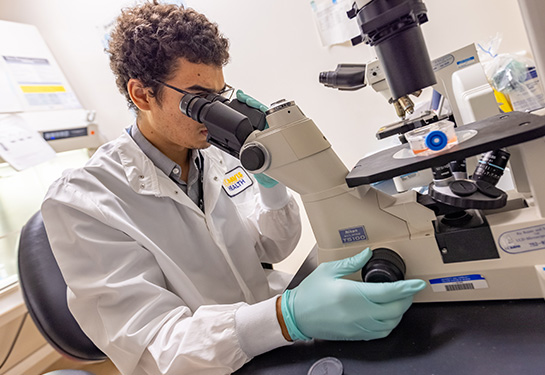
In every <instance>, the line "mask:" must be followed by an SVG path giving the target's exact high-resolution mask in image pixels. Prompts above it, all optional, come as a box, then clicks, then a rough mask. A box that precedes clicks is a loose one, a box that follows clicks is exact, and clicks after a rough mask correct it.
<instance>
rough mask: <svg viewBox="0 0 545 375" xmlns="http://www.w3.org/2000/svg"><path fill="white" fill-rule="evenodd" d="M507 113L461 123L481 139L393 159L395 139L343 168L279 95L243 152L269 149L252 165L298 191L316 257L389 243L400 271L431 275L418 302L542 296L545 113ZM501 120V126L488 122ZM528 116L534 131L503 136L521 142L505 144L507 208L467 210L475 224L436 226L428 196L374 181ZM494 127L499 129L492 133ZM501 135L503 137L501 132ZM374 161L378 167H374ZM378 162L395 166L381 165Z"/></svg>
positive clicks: (456, 152) (458, 150)
mask: <svg viewBox="0 0 545 375" xmlns="http://www.w3.org/2000/svg"><path fill="white" fill-rule="evenodd" d="M504 116H507V115H504ZM507 117H508V118H507V119H503V120H500V119H488V120H487V121H484V122H483V121H481V122H477V123H475V124H469V125H467V126H468V127H469V128H471V129H476V131H477V132H478V133H481V134H483V137H484V138H483V140H481V141H482V142H484V144H479V142H481V141H480V140H479V139H478V138H479V137H478V136H475V138H476V139H473V140H470V141H468V144H469V145H468V146H467V147H466V146H464V147H465V148H464V147H455V148H453V149H449V150H448V151H446V152H445V153H440V154H439V155H437V156H429V157H423V158H418V157H416V158H415V160H416V163H413V162H412V161H407V160H404V161H402V162H401V163H402V166H401V167H398V166H394V167H389V166H388V164H389V162H388V161H384V160H390V159H393V157H392V155H394V154H395V153H396V152H397V153H399V150H400V149H402V148H404V147H408V146H406V145H401V146H399V147H396V148H394V149H395V150H385V155H378V156H375V155H373V156H370V157H368V158H366V159H362V161H360V163H359V164H358V166H356V168H354V169H353V170H352V171H351V172H349V171H348V169H347V168H346V167H345V165H344V164H343V163H342V161H341V160H340V159H339V157H338V156H337V155H336V153H335V152H334V151H333V149H332V148H331V145H330V144H329V142H328V141H327V140H326V139H325V137H324V136H323V134H322V133H321V132H320V130H319V129H318V127H317V126H316V125H315V124H314V122H313V121H312V120H311V119H309V118H307V117H306V116H304V114H303V113H302V111H301V110H300V109H299V108H298V107H297V106H296V105H295V104H294V103H293V102H282V103H280V104H278V105H277V106H276V107H273V108H272V109H271V110H270V111H269V114H268V115H267V122H268V123H269V128H268V129H265V130H264V131H255V132H253V133H252V134H251V135H250V136H249V137H248V138H247V140H246V142H245V143H244V146H243V147H242V150H241V155H243V154H244V152H245V149H247V148H249V147H261V148H262V149H265V150H267V153H268V157H267V158H266V159H267V160H266V161H265V162H264V163H263V165H262V167H261V169H260V170H254V171H252V172H256V173H257V172H265V173H266V174H267V175H269V176H270V177H272V178H274V179H276V180H278V181H280V182H282V183H283V184H285V185H286V186H288V187H289V188H291V189H293V190H294V191H296V192H297V193H299V194H300V195H301V199H302V201H303V204H304V208H305V210H306V212H307V215H308V218H309V221H310V224H311V226H312V230H313V232H314V234H315V238H316V241H317V246H318V260H319V262H327V261H333V260H338V259H342V258H346V257H349V256H353V255H355V254H357V253H359V252H360V251H362V250H363V249H365V248H367V247H370V248H371V249H372V250H377V249H381V250H383V249H387V250H389V251H390V252H393V253H394V254H395V255H396V256H398V257H399V258H401V259H402V262H403V263H404V266H405V268H406V269H405V270H404V278H406V279H410V278H420V279H423V280H425V281H426V282H427V283H428V287H427V288H426V289H425V290H424V291H422V292H421V293H419V294H418V295H417V296H416V297H415V301H420V302H438V301H468V300H495V299H519V298H544V296H545V218H544V213H545V174H543V173H542V171H541V169H540V168H541V166H540V164H541V160H543V156H545V155H544V154H545V151H544V150H545V138H543V136H542V135H540V134H543V135H545V117H542V116H537V115H530V114H513V115H511V116H507ZM501 121H504V123H503V125H501V127H498V125H494V124H496V123H498V122H500V123H501ZM528 121H530V122H532V125H531V127H532V130H531V132H530V133H531V134H529V135H528V134H525V135H523V136H520V135H518V134H517V135H516V136H513V134H508V135H507V136H506V140H505V141H503V143H510V142H515V143H517V142H519V141H520V140H523V141H524V142H522V143H518V144H511V145H510V146H508V149H509V151H510V152H511V154H512V155H514V156H515V158H514V159H515V160H516V165H514V166H513V168H514V171H513V174H514V176H515V182H516V184H517V189H516V190H513V191H510V192H508V194H507V195H508V199H507V201H506V204H505V205H504V206H503V207H500V208H497V209H489V210H481V209H471V210H468V211H469V212H470V214H471V215H473V216H474V217H475V220H477V221H479V223H478V225H473V224H470V225H468V226H452V227H450V228H447V230H446V231H441V230H440V228H439V226H440V225H441V223H440V220H441V219H442V216H443V215H439V214H438V213H437V212H436V211H434V208H433V207H432V206H430V205H426V204H424V203H423V200H422V197H421V196H419V194H418V193H417V192H415V191H412V190H411V191H407V192H405V193H400V194H394V195H390V194H387V193H385V192H382V191H380V190H377V189H375V188H373V187H372V186H371V184H372V182H376V181H378V180H380V178H382V177H383V176H384V173H386V174H388V175H391V176H394V175H395V174H396V173H398V171H399V170H400V169H399V168H401V169H403V168H405V170H409V169H410V170H417V169H419V168H421V167H424V168H425V167H429V166H431V165H433V164H437V165H442V164H444V163H445V161H446V160H449V159H450V158H451V157H452V159H453V160H454V159H456V158H459V157H460V155H463V156H469V155H470V154H473V155H475V154H477V153H479V152H482V150H484V149H487V148H488V147H490V142H492V141H491V140H490V139H491V138H493V137H492V135H496V133H497V132H498V131H501V129H504V128H505V129H511V128H513V127H514V126H518V125H520V124H519V123H525V122H528ZM491 126H496V128H497V129H494V130H492V131H491V130H490V127H491ZM464 128H465V127H464ZM486 129H488V130H486ZM487 134H488V135H487ZM497 136H498V137H499V138H501V134H497ZM487 137H488V138H487ZM489 138H490V139H489ZM526 139H529V140H528V141H525V140H526ZM462 145H463V144H462ZM396 150H397V151H396ZM394 151H396V152H394ZM241 160H243V158H241ZM370 164H374V165H377V167H376V168H374V170H373V168H369V165H370ZM243 165H244V164H243ZM413 165H414V166H413ZM381 166H383V167H384V168H385V169H388V168H390V169H391V170H387V171H385V172H384V171H383V170H382V169H384V168H382V167H381ZM359 167H360V168H359ZM361 169H363V170H364V172H363V175H364V176H363V177H361V176H360V174H361V173H360V172H361ZM367 171H368V172H369V173H367ZM362 180H363V181H367V182H366V183H361V181H362ZM375 180H376V181H375ZM443 226H444V225H443ZM443 229H444V228H443ZM350 278H352V279H355V280H362V279H365V275H362V273H356V274H353V275H351V276H350Z"/></svg>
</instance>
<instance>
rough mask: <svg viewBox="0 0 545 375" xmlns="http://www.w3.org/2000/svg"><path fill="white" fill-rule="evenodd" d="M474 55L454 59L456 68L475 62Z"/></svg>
mask: <svg viewBox="0 0 545 375" xmlns="http://www.w3.org/2000/svg"><path fill="white" fill-rule="evenodd" d="M475 62H476V61H475V56H471V57H468V58H467V59H464V60H460V61H456V65H458V69H461V68H465V67H466V66H469V65H473V64H475Z"/></svg>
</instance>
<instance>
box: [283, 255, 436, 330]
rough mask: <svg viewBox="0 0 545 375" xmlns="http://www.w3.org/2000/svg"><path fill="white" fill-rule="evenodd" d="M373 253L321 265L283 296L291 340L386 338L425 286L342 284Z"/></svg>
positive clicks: (413, 282) (408, 282)
mask: <svg viewBox="0 0 545 375" xmlns="http://www.w3.org/2000/svg"><path fill="white" fill-rule="evenodd" d="M371 255H372V252H371V250H369V249H366V250H364V251H362V252H361V253H359V254H357V255H355V256H353V257H351V258H347V259H342V260H338V261H333V262H328V263H322V264H320V265H319V266H318V268H316V270H314V272H312V273H311V274H310V275H309V276H308V277H307V278H306V279H305V280H303V281H302V282H301V284H300V285H299V286H297V287H296V288H295V289H291V290H286V291H285V292H284V294H283V295H282V300H281V310H282V317H283V319H284V321H285V324H286V327H287V330H288V333H289V335H290V337H291V338H292V339H293V340H310V339H311V338H317V339H324V340H373V339H378V338H383V337H386V336H388V334H389V333H390V332H391V331H392V330H393V329H394V328H395V327H396V326H397V325H398V324H399V322H400V321H401V318H402V316H403V314H404V313H405V311H407V309H408V308H409V307H410V306H411V304H412V301H413V296H414V294H416V293H418V292H419V291H421V290H422V289H424V288H425V287H426V283H425V282H424V281H423V280H417V279H415V280H403V281H396V282H391V283H365V282H359V281H353V280H347V279H343V278H342V277H343V276H346V275H349V274H351V273H354V272H357V271H359V270H361V269H362V268H363V266H364V265H365V264H366V263H367V262H368V261H369V259H370V258H371Z"/></svg>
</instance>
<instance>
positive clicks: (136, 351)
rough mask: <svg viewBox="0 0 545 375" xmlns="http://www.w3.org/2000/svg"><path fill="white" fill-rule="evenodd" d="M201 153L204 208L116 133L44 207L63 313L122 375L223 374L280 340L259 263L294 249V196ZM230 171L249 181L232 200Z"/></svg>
mask: <svg viewBox="0 0 545 375" xmlns="http://www.w3.org/2000/svg"><path fill="white" fill-rule="evenodd" d="M202 153H203V155H204V158H205V169H204V176H205V178H204V182H203V185H204V197H205V200H204V204H205V212H206V214H203V212H202V211H201V210H200V209H199V208H198V207H197V206H196V205H195V204H194V203H193V201H191V200H190V199H189V197H188V196H187V195H186V194H184V193H183V191H182V190H180V188H179V187H178V186H177V185H176V184H175V183H174V182H173V181H172V180H170V179H169V178H168V177H167V176H166V175H165V174H164V173H163V172H161V171H160V170H159V169H157V168H156V167H155V166H154V165H153V163H152V162H151V160H150V159H148V158H147V157H146V156H145V154H144V153H143V152H142V151H141V150H140V148H139V147H138V146H137V145H136V143H135V142H134V141H133V139H132V138H131V137H130V136H129V135H128V134H126V133H125V132H124V134H123V135H122V136H121V137H119V138H118V139H117V140H115V141H112V142H110V143H108V144H106V145H104V146H103V147H101V148H100V149H99V150H98V151H97V152H96V153H95V155H94V156H93V157H92V158H91V159H90V161H89V162H88V163H87V164H86V166H85V167H83V168H80V169H75V170H72V171H68V172H65V173H64V174H63V176H62V177H61V178H60V179H59V180H58V181H56V182H55V183H54V184H53V185H52V186H51V188H50V189H49V191H48V193H47V196H46V198H45V200H44V203H43V205H42V214H43V217H44V222H45V225H46V229H47V233H48V236H49V239H50V242H51V246H52V249H53V252H54V254H55V257H56V259H57V261H58V263H59V266H60V269H61V271H62V273H63V276H64V278H65V280H66V283H67V285H68V302H69V306H70V309H71V311H72V313H73V315H74V317H75V318H76V320H77V321H78V323H79V324H80V325H81V327H82V329H83V331H84V332H86V334H87V335H88V336H89V337H90V338H91V339H92V340H93V342H94V343H95V344H96V345H97V346H98V347H99V348H100V349H101V350H102V351H103V352H104V353H105V354H106V355H107V356H108V357H109V358H110V359H111V360H112V361H113V362H114V364H115V365H116V366H117V367H118V369H119V370H120V371H121V372H122V373H123V374H127V375H128V374H131V375H133V374H177V375H181V374H229V373H231V372H233V371H235V370H236V369H238V368H240V367H241V366H242V365H243V364H244V363H246V362H247V361H249V360H250V359H251V358H252V357H253V356H255V355H258V354H261V353H263V352H265V351H268V350H271V349H273V348H276V347H279V346H282V345H287V344H288V342H287V341H286V340H285V339H284V338H283V337H282V334H281V331H280V327H279V325H278V322H277V319H276V313H275V301H276V295H277V294H278V293H279V291H278V290H273V289H272V288H271V287H270V285H269V283H268V279H267V273H266V271H264V270H263V268H262V267H261V264H260V263H261V262H269V263H276V262H278V261H280V260H282V259H284V258H285V257H286V256H287V255H289V254H290V253H291V251H292V250H293V249H294V247H295V245H296V244H297V242H298V240H299V236H300V232H301V224H300V218H299V211H298V207H297V203H296V202H295V201H294V199H293V197H291V195H289V194H287V193H286V191H285V188H284V187H282V186H280V185H277V187H275V188H272V189H265V188H260V187H258V184H257V183H256V182H255V181H254V180H253V179H249V175H246V174H244V173H247V172H245V171H243V170H242V169H241V167H240V165H239V161H238V160H236V159H235V158H233V157H231V156H230V155H227V154H225V153H223V152H221V151H219V150H217V149H215V148H213V147H210V148H208V149H206V150H203V152H202ZM236 168H238V169H236ZM235 169H236V171H235V172H236V173H239V172H240V173H242V176H243V178H244V179H245V181H243V184H245V185H251V186H244V189H242V188H240V186H239V185H240V183H239V184H238V185H237V189H238V190H237V189H235V190H234V193H236V194H234V193H233V192H232V191H231V192H230V193H231V195H234V196H232V197H231V196H229V194H227V191H228V190H227V189H226V188H225V187H224V186H223V184H224V178H225V176H227V177H229V176H232V175H233V172H232V171H233V170H235ZM236 173H235V174H236ZM237 176H238V177H237V178H239V177H240V176H241V175H237ZM232 182H233V181H232V179H231V183H232ZM225 183H226V184H227V185H229V183H230V182H229V181H225ZM260 190H266V191H265V193H262V194H260ZM275 195H276V197H275ZM278 199H280V201H278Z"/></svg>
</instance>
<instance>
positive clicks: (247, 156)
mask: <svg viewBox="0 0 545 375" xmlns="http://www.w3.org/2000/svg"><path fill="white" fill-rule="evenodd" d="M240 162H241V163H242V166H243V167H244V168H246V169H247V170H249V171H257V170H258V169H260V168H261V167H263V165H264V164H265V153H264V152H263V150H262V149H261V148H259V147H258V146H255V145H250V146H248V147H246V148H244V149H243V150H242V151H241V153H240Z"/></svg>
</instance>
